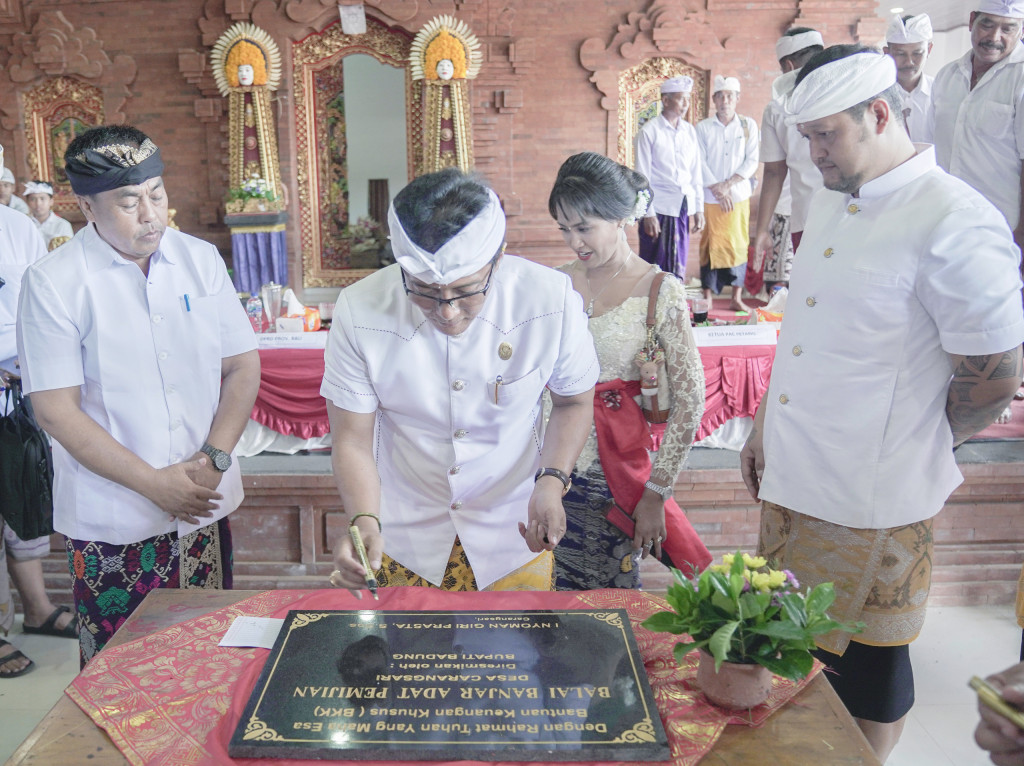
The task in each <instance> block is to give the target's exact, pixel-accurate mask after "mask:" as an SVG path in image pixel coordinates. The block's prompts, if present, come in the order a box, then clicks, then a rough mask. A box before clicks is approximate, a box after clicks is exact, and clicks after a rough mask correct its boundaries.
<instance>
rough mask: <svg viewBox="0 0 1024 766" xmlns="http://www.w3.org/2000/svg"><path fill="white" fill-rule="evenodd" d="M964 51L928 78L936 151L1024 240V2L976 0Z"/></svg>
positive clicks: (943, 163) (948, 168)
mask: <svg viewBox="0 0 1024 766" xmlns="http://www.w3.org/2000/svg"><path fill="white" fill-rule="evenodd" d="M974 8H975V9H976V10H974V11H973V12H972V13H971V15H970V31H971V50H969V51H967V53H965V54H964V55H963V56H961V57H960V58H959V59H957V60H956V61H951V62H950V63H949V64H946V66H944V67H943V68H942V69H941V70H939V73H938V75H936V77H935V83H934V85H933V98H934V101H935V156H936V158H937V159H938V161H939V165H940V166H942V168H943V169H944V170H946V171H948V172H949V173H952V174H953V175H955V176H957V177H958V178H962V179H963V180H965V181H966V182H967V183H969V184H970V185H971V186H973V187H974V188H975V189H977V190H978V191H980V192H981V193H982V194H984V195H985V197H986V198H987V199H988V200H989V201H990V202H991V203H992V204H993V205H995V206H996V207H997V208H999V210H1000V212H1002V214H1003V215H1004V216H1005V217H1006V222H1007V223H1008V224H1009V225H1010V229H1011V230H1012V231H1013V235H1014V240H1015V241H1016V242H1017V245H1018V246H1020V245H1022V244H1024V225H1022V224H1024V221H1022V217H1021V206H1022V204H1024V197H1022V195H1021V183H1022V176H1021V170H1022V167H1024V163H1022V161H1021V160H1022V158H1024V66H1021V64H1022V63H1024V45H1021V42H1020V40H1021V36H1022V34H1024V0H975V4H974Z"/></svg>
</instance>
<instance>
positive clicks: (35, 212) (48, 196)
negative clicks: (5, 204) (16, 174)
mask: <svg viewBox="0 0 1024 766" xmlns="http://www.w3.org/2000/svg"><path fill="white" fill-rule="evenodd" d="M25 202H26V203H27V204H28V209H29V213H30V215H31V216H32V220H33V221H35V222H36V226H38V227H39V232H40V233H41V234H42V235H43V240H44V241H45V242H46V247H47V249H49V250H52V249H53V247H54V246H57V245H63V244H64V242H66V241H67V240H69V239H71V238H72V237H73V236H74V235H75V232H74V231H72V229H71V222H70V221H68V220H67V219H65V218H61V217H60V216H59V215H57V214H56V213H54V212H53V186H51V185H50V184H49V183H47V182H46V181H29V182H28V183H27V184H25ZM57 238H60V242H57V243H55V244H54V246H51V245H50V243H51V242H53V240H54V239H57Z"/></svg>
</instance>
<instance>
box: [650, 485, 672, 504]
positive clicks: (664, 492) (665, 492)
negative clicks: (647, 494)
mask: <svg viewBox="0 0 1024 766" xmlns="http://www.w3.org/2000/svg"><path fill="white" fill-rule="evenodd" d="M644 486H645V487H647V489H649V490H651V491H652V492H657V493H658V494H659V495H661V499H662V500H664V501H665V502H666V503H667V502H668V499H669V498H670V497H672V487H662V486H660V485H658V484H655V483H654V482H653V481H651V480H649V479H648V480H647V481H646V482H644Z"/></svg>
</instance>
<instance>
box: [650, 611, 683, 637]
mask: <svg viewBox="0 0 1024 766" xmlns="http://www.w3.org/2000/svg"><path fill="white" fill-rule="evenodd" d="M679 623H680V620H679V615H677V614H676V613H675V612H657V613H655V614H652V615H651V616H650V617H648V618H647V619H646V620H644V621H643V622H642V623H640V624H641V625H642V626H643V627H645V628H647V630H653V631H656V632H658V633H676V634H679V633H682V632H683V628H682V627H681V626H680V624H679Z"/></svg>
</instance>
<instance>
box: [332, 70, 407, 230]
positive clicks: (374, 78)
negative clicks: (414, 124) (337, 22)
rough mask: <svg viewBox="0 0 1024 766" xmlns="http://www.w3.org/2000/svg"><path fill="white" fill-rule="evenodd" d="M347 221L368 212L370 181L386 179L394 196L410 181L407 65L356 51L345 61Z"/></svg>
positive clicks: (389, 190)
mask: <svg viewBox="0 0 1024 766" xmlns="http://www.w3.org/2000/svg"><path fill="white" fill-rule="evenodd" d="M343 66H344V73H345V130H346V138H347V141H348V201H349V222H350V223H355V222H356V220H357V219H359V218H361V217H363V216H365V215H367V212H368V202H367V190H368V188H369V184H368V183H367V181H368V180H369V179H371V178H387V179H389V182H388V193H389V194H390V195H391V198H392V199H394V197H395V195H396V194H397V193H398V192H399V190H400V189H401V188H402V187H404V186H405V185H406V184H407V183H408V181H409V176H408V171H407V167H406V148H405V147H406V141H405V70H404V69H398V68H396V67H390V66H387V65H386V64H381V63H380V62H378V61H377V60H376V59H375V58H373V57H372V56H367V55H365V54H356V55H352V56H346V57H345V59H344V61H343Z"/></svg>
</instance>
